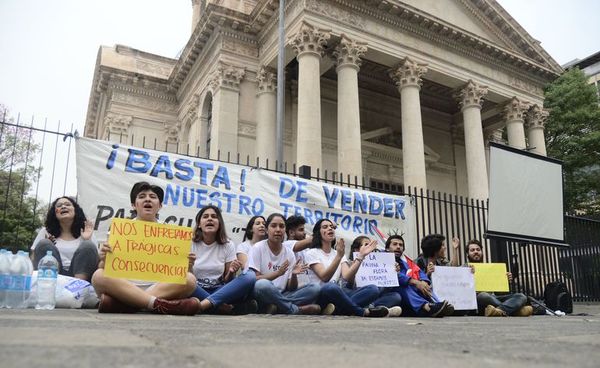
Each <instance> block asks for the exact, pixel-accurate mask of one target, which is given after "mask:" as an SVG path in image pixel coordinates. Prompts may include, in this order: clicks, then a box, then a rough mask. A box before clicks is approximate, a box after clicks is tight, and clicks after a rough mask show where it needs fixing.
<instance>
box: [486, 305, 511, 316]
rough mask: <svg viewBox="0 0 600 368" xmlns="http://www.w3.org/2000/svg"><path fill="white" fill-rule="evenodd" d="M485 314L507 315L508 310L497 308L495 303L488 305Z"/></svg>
mask: <svg viewBox="0 0 600 368" xmlns="http://www.w3.org/2000/svg"><path fill="white" fill-rule="evenodd" d="M484 314H485V316H486V317H506V312H505V311H503V310H502V309H500V308H496V307H494V306H493V305H491V304H490V305H488V306H487V307H485V313H484Z"/></svg>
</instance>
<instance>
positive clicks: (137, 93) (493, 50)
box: [85, 0, 562, 198]
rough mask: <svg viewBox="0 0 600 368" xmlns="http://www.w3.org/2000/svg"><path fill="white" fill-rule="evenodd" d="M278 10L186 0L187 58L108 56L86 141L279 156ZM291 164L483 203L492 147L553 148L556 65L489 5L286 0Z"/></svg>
mask: <svg viewBox="0 0 600 368" xmlns="http://www.w3.org/2000/svg"><path fill="white" fill-rule="evenodd" d="M278 4H279V1H278V0H192V9H191V11H193V21H192V27H191V28H192V32H191V35H190V38H189V40H188V42H187V44H186V45H185V48H184V49H183V51H182V52H181V55H180V56H179V58H177V59H171V58H167V57H163V56H159V55H153V54H150V53H146V52H143V51H141V50H135V49H132V48H130V47H127V46H122V45H117V46H114V47H107V46H102V47H100V50H99V52H98V59H97V62H96V68H95V71H94V79H93V85H92V90H91V94H90V101H89V106H88V112H87V120H86V126H85V135H86V136H88V137H93V138H99V139H110V140H119V139H120V140H121V141H122V142H123V143H128V144H133V145H137V146H145V147H149V148H154V147H156V148H157V149H162V150H168V151H175V150H178V151H179V152H181V153H187V154H193V155H199V156H202V157H210V158H217V157H220V158H221V159H226V158H227V155H229V157H230V158H231V159H234V158H235V157H237V155H238V154H239V155H240V157H242V158H243V160H244V161H245V159H246V157H248V156H249V157H251V159H250V160H251V162H253V163H254V162H256V159H255V157H259V158H260V160H261V165H263V164H264V162H265V160H266V159H268V160H269V162H270V166H273V163H274V161H275V159H276V152H275V150H276V146H277V144H276V143H277V142H276V135H275V131H276V91H277V85H276V84H277V83H276V81H277V78H276V74H277V70H276V66H277V57H278V33H277V31H278V29H277V28H278V18H279V17H278ZM285 24H286V27H285V29H286V48H285V64H286V67H285V75H286V83H285V87H284V90H285V130H284V159H285V161H286V162H288V164H289V165H291V164H292V163H295V164H297V165H298V166H300V165H309V166H310V167H311V168H312V173H313V175H314V174H315V173H316V169H317V168H318V169H319V170H320V173H321V175H323V173H324V170H327V172H328V173H329V175H331V173H335V174H336V175H338V177H339V174H340V173H342V174H343V176H344V177H347V175H352V176H354V175H356V176H358V177H364V178H366V180H367V185H372V186H373V187H379V188H383V187H385V188H392V189H393V188H398V187H399V186H401V185H403V186H411V187H420V188H428V189H432V190H436V191H443V192H448V193H455V194H458V195H465V196H469V197H472V198H487V196H488V189H487V188H488V185H487V180H488V179H487V178H488V168H487V163H486V156H487V155H486V152H487V146H488V142H490V141H506V143H507V144H509V145H511V146H514V147H519V148H523V149H531V150H533V151H535V152H538V153H540V154H542V155H544V154H545V152H546V151H545V142H544V121H545V119H546V116H547V113H546V112H545V111H544V110H543V109H542V106H543V90H542V89H543V87H544V86H545V85H546V84H547V83H549V82H550V81H552V80H553V79H554V78H556V77H557V76H558V75H559V74H560V73H561V72H562V69H561V67H560V66H559V65H558V64H557V63H556V62H555V61H554V60H553V59H552V57H550V55H548V53H547V52H546V51H544V49H543V48H542V47H541V46H540V42H539V41H537V40H535V39H533V38H532V37H531V36H530V35H529V34H528V33H527V32H526V31H525V30H524V29H523V28H522V27H521V26H520V25H519V24H518V23H517V22H516V21H515V20H514V19H513V18H512V17H511V16H510V15H509V14H508V13H507V12H506V11H505V10H504V9H503V8H502V7H501V6H500V5H499V4H498V3H497V2H496V1H495V0H403V1H399V0H287V1H286V9H285Z"/></svg>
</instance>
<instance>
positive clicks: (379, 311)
mask: <svg viewBox="0 0 600 368" xmlns="http://www.w3.org/2000/svg"><path fill="white" fill-rule="evenodd" d="M367 310H368V311H369V314H365V317H374V318H381V317H387V315H388V314H389V313H390V311H389V309H387V308H386V307H374V308H367Z"/></svg>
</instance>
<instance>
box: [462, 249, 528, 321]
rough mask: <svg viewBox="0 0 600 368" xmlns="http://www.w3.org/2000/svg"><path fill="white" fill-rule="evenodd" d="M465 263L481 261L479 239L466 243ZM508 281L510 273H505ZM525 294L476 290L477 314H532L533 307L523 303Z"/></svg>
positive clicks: (525, 297) (502, 315) (510, 278)
mask: <svg viewBox="0 0 600 368" xmlns="http://www.w3.org/2000/svg"><path fill="white" fill-rule="evenodd" d="M466 250H467V263H466V264H465V266H468V265H471V264H473V263H482V262H483V247H482V245H481V242H480V241H479V240H476V239H473V240H470V241H469V243H468V244H467V249H466ZM506 277H507V278H508V282H509V283H510V282H511V281H512V274H511V273H510V272H507V273H506ZM526 303H527V296H525V295H524V294H521V293H514V294H505V295H495V294H494V293H486V292H478V293H477V308H478V310H479V314H483V315H485V316H486V317H506V316H518V317H528V316H531V315H532V314H533V307H531V306H530V305H525V304H526Z"/></svg>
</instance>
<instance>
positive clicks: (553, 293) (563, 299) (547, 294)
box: [544, 281, 573, 313]
mask: <svg viewBox="0 0 600 368" xmlns="http://www.w3.org/2000/svg"><path fill="white" fill-rule="evenodd" d="M544 301H545V302H546V306H547V307H548V308H550V309H552V310H560V311H562V312H565V313H573V298H572V297H571V294H570V293H569V290H568V289H567V285H565V284H564V283H563V282H560V281H554V282H551V283H549V284H547V285H546V289H545V290H544Z"/></svg>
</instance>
